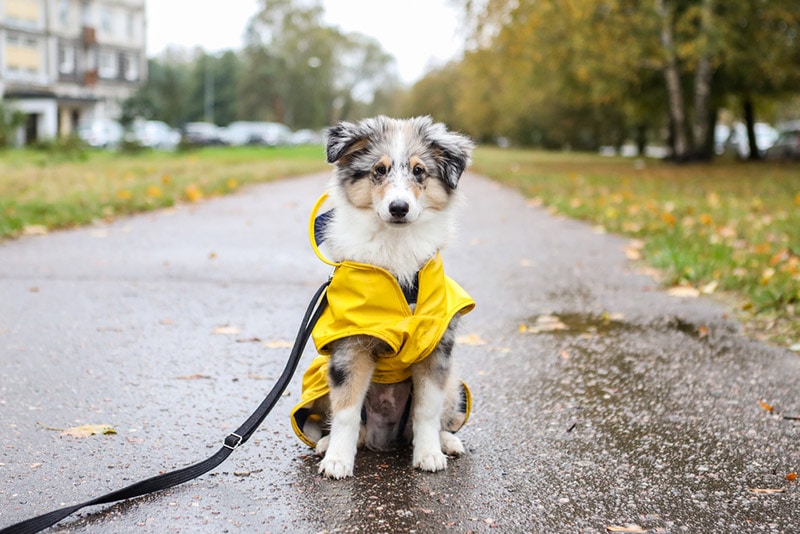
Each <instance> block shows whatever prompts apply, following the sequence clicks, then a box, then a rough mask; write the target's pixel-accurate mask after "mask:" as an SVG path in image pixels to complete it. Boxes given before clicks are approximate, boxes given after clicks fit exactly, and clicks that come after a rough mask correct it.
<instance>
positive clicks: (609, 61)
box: [459, 0, 800, 160]
mask: <svg viewBox="0 0 800 534" xmlns="http://www.w3.org/2000/svg"><path fill="white" fill-rule="evenodd" d="M461 1H462V4H463V5H464V8H465V11H466V12H467V14H468V20H469V24H470V27H471V33H472V37H471V40H470V45H471V51H470V52H468V53H467V54H466V56H465V58H464V68H463V69H462V73H463V74H462V75H463V76H465V77H466V78H465V79H464V80H463V88H462V90H461V94H460V96H459V101H460V102H462V103H464V105H463V106H462V107H461V109H462V111H463V112H464V113H466V115H467V116H466V117H465V118H464V120H465V121H466V122H467V123H469V124H471V129H472V131H470V133H473V135H475V133H480V134H481V135H484V134H486V133H487V132H486V131H485V130H486V126H485V125H488V124H490V125H491V126H490V129H492V130H494V131H495V133H496V134H497V135H508V136H511V137H512V138H515V139H516V140H517V141H518V142H523V143H530V142H533V143H538V144H545V145H547V144H558V143H567V144H570V145H571V146H575V142H576V141H578V142H579V144H580V143H581V142H582V141H581V140H582V139H584V138H585V136H586V135H591V136H593V137H595V142H597V141H600V142H607V141H608V140H609V138H611V139H612V140H613V138H614V137H615V136H617V135H618V134H620V135H622V136H625V135H630V133H631V132H632V131H633V132H638V133H635V136H636V137H637V138H638V139H639V144H643V142H642V139H643V136H642V132H644V131H646V130H648V129H651V130H652V129H655V128H657V127H658V126H659V125H660V124H661V123H662V122H663V121H662V118H661V117H662V116H666V117H669V125H670V128H669V130H670V136H669V140H670V144H671V147H672V150H673V156H674V157H675V159H676V160H686V159H695V158H709V157H710V156H711V154H712V153H713V148H712V147H713V136H712V132H713V128H712V125H713V123H714V120H715V117H716V115H717V108H718V106H719V105H720V104H721V103H722V102H723V101H724V100H725V98H726V96H728V95H730V94H735V95H737V96H738V98H739V99H740V100H741V101H742V102H743V103H744V107H745V115H753V113H752V111H753V105H752V103H753V101H754V99H755V95H760V97H761V98H763V97H764V96H766V97H767V98H781V97H782V95H786V94H787V93H788V92H796V91H797V87H798V86H800V31H798V30H800V10H799V9H797V6H796V0H769V1H755V0H732V1H730V2H719V1H716V0H604V1H603V2H596V1H594V0H561V1H555V0H484V1H481V2H476V1H474V0H461ZM656 75H658V76H659V77H660V78H661V82H660V84H656V83H655V82H656V80H657V77H656ZM659 85H660V86H659ZM489 100H491V101H493V102H494V104H491V103H489V102H488V101H489ZM492 109H494V110H495V111H494V112H491V111H489V110H492ZM752 120H753V119H752V118H751V119H750V121H749V122H752ZM648 125H650V126H649V127H648ZM481 130H484V131H481ZM598 136H599V137H598ZM602 137H604V138H605V139H601V138H602ZM751 152H752V153H754V154H757V151H756V150H752V151H751Z"/></svg>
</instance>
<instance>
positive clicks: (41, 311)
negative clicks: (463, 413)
mask: <svg viewBox="0 0 800 534" xmlns="http://www.w3.org/2000/svg"><path fill="white" fill-rule="evenodd" d="M326 180H327V178H326V177H325V176H313V177H308V178H302V179H298V180H291V181H283V182H279V183H275V184H271V185H265V186H259V187H254V188H250V189H247V190H245V191H242V192H241V193H240V194H238V195H235V196H231V197H227V198H223V199H218V200H213V201H210V202H206V203H202V204H199V205H192V206H181V207H179V208H176V209H174V210H170V211H164V212H159V213H155V214H148V215H143V216H139V217H134V218H129V219H120V220H118V221H116V222H114V223H113V224H110V225H103V224H100V225H96V226H93V227H90V228H85V229H79V230H74V231H67V232H58V233H54V234H51V235H47V236H42V237H30V238H24V239H20V240H18V241H14V242H7V243H3V244H0V295H2V298H0V358H2V360H1V361H2V379H1V380H0V425H2V427H1V429H2V432H1V433H0V526H5V525H8V524H10V523H12V522H14V521H18V520H21V519H23V518H26V517H29V516H31V515H34V514H38V513H42V512H44V511H47V510H50V509H52V508H54V507H56V506H59V505H61V504H62V503H63V504H71V503H75V502H81V501H84V500H86V499H88V498H90V497H94V496H97V495H99V494H102V493H105V492H107V491H110V490H114V489H118V488H120V487H122V486H125V485H127V484H129V483H131V482H133V481H136V480H139V479H142V478H145V477H148V476H151V475H154V474H156V473H158V472H161V471H166V470H171V469H174V468H178V467H182V466H185V465H188V464H190V463H193V462H195V461H198V460H201V459H203V458H205V457H206V456H208V455H209V454H211V453H212V452H214V451H215V450H216V449H217V448H218V447H219V445H220V444H221V441H222V439H223V437H224V436H225V435H226V434H227V433H228V432H230V431H232V430H233V429H234V428H235V427H236V426H238V425H239V424H240V422H241V421H243V420H244V418H246V417H247V415H248V414H249V413H250V411H251V410H252V409H253V408H255V406H257V404H258V403H259V402H260V400H261V397H262V395H263V394H264V393H265V392H266V391H268V390H269V388H270V387H271V385H272V383H273V380H274V379H275V378H276V376H277V375H278V373H279V372H280V369H281V366H282V363H283V360H284V358H285V357H286V356H287V354H288V349H286V348H282V345H283V344H284V342H286V341H288V340H290V339H292V338H293V336H294V333H295V330H296V328H297V322H298V321H299V318H300V316H301V314H302V312H303V310H304V308H305V305H306V302H307V300H308V299H309V298H310V296H311V294H312V293H313V291H314V289H316V287H317V286H318V285H319V283H320V282H321V281H322V280H323V279H324V278H325V277H326V276H327V274H328V269H327V267H326V266H324V265H322V264H320V263H319V261H318V260H317V259H316V258H315V257H314V255H313V254H312V252H311V250H310V248H309V246H308V244H307V242H306V237H305V227H306V217H307V213H308V211H309V209H310V207H311V204H312V203H313V201H314V199H315V198H316V196H317V195H318V194H319V193H320V192H321V190H322V189H323V187H324V184H325V182H326ZM462 183H463V187H464V189H465V191H466V193H467V194H468V196H469V199H470V201H469V203H468V205H467V206H466V208H465V210H464V217H463V224H462V229H461V236H460V240H459V242H458V243H457V244H455V245H454V246H452V247H451V248H450V249H448V250H447V251H446V253H445V254H444V256H445V262H446V265H447V266H448V270H449V272H450V274H451V275H452V276H453V277H454V278H456V279H457V280H459V282H460V283H461V284H462V285H463V286H464V287H465V288H467V289H468V290H469V291H470V292H471V293H472V295H473V296H474V297H475V299H476V300H477V302H478V308H477V309H476V310H475V311H474V312H473V313H472V314H470V315H468V316H467V317H466V319H465V321H464V323H463V330H462V334H464V336H465V338H466V341H467V342H466V343H462V344H460V345H459V347H458V348H457V353H458V358H459V360H460V362H461V364H462V367H463V371H464V373H463V374H464V377H465V379H466V381H467V382H468V383H469V384H470V386H471V389H472V392H473V395H474V398H475V406H474V412H473V417H472V419H471V420H470V422H469V424H468V425H467V426H466V427H465V428H464V429H463V430H462V431H461V433H460V436H461V438H462V440H463V441H464V443H465V445H466V447H467V449H468V454H467V455H466V456H465V457H463V458H460V459H455V460H452V461H451V462H450V466H449V468H448V471H447V472H445V473H439V474H428V473H419V472H416V471H414V470H413V469H411V468H410V465H409V464H410V452H409V451H401V452H398V453H393V454H378V453H362V454H360V455H359V457H358V459H357V462H356V476H355V478H353V479H351V480H346V481H338V482H332V481H328V480H322V479H320V478H318V477H317V476H316V474H315V473H316V464H317V460H316V459H315V458H313V457H311V456H310V455H309V451H308V450H307V449H306V448H305V446H303V445H302V444H301V443H300V442H299V441H298V440H297V439H296V438H295V437H294V435H293V434H292V432H291V429H290V426H289V423H288V412H289V409H290V408H291V406H292V404H293V402H294V401H295V400H296V398H297V397H298V394H299V380H298V379H297V378H296V379H295V380H294V382H293V384H292V385H291V386H290V388H289V390H288V396H287V398H286V399H284V400H283V402H281V403H279V405H278V407H277V408H276V410H275V412H274V413H273V415H271V416H270V417H269V418H268V419H267V421H266V422H265V424H264V425H263V427H262V428H261V429H260V430H259V431H258V432H257V433H256V434H255V435H254V437H253V438H252V439H251V440H250V441H249V442H248V443H247V444H246V445H245V446H244V447H242V448H241V449H239V450H237V451H236V452H235V453H234V454H233V455H232V457H231V458H230V459H229V460H228V462H226V463H225V464H223V465H222V466H221V467H220V468H218V469H217V470H216V471H215V472H213V473H212V474H209V475H206V476H204V477H202V478H201V479H199V480H197V481H194V482H190V483H188V484H186V485H184V486H179V487H177V488H174V489H172V490H168V491H165V492H162V493H160V494H157V495H154V496H150V497H145V498H142V499H138V500H135V501H132V502H126V503H123V504H118V505H112V506H106V507H95V508H91V509H89V510H87V511H84V512H82V513H80V514H78V515H76V516H75V517H73V518H70V519H68V520H66V521H64V522H63V523H62V524H63V525H66V526H68V527H70V529H74V530H75V531H77V532H137V533H138V532H192V533H194V532H215V533H217V532H239V531H241V532H321V531H327V532H413V531H416V532H468V531H474V532H548V533H549V532H570V533H575V532H587V533H588V532H598V533H601V532H605V531H606V528H607V527H609V526H620V527H621V526H626V525H627V526H629V528H630V529H631V530H632V531H638V530H635V528H634V527H637V526H638V527H640V529H641V531H646V532H790V531H794V532H796V531H797V529H798V528H800V527H798V525H799V524H800V515H798V512H797V510H799V509H800V490H798V484H800V483H799V482H794V483H792V482H788V481H787V480H786V479H785V476H786V474H788V473H790V472H795V471H798V470H800V440H798V434H799V433H800V422H798V421H793V420H790V419H784V418H783V416H798V415H800V358H798V356H797V355H795V354H792V353H789V352H786V351H784V350H781V349H775V348H771V347H769V346H766V345H764V344H761V343H756V342H753V341H749V340H747V339H744V338H743V337H741V335H740V334H739V333H738V331H739V330H738V327H737V326H736V324H734V323H733V322H731V321H730V320H729V319H727V318H726V315H725V312H724V310H723V309H721V308H719V307H717V306H716V305H714V304H713V303H710V302H707V301H705V300H701V299H680V298H675V297H670V296H667V295H665V294H664V293H663V292H660V291H659V290H658V289H657V288H656V286H655V284H654V283H653V281H652V280H651V279H649V278H648V277H646V276H643V275H640V274H637V269H636V266H635V265H633V264H631V263H629V262H628V261H627V260H626V259H625V256H624V253H623V248H624V246H625V241H623V240H621V239H619V238H616V237H613V236H608V235H600V234H597V233H595V232H593V231H592V229H591V228H589V227H587V226H585V225H583V224H580V223H577V222H574V221H569V220H564V219H559V218H554V217H552V216H550V215H549V214H547V213H546V212H545V211H544V210H542V209H540V208H537V207H534V206H530V205H528V204H526V202H525V201H524V199H522V198H521V197H520V196H519V195H518V194H516V193H515V192H513V191H510V190H508V189H505V188H502V187H500V186H497V185H495V184H493V183H491V182H489V181H487V180H485V179H482V178H479V177H476V176H473V175H469V176H467V177H465V178H464V180H463V182H462ZM542 316H549V317H551V319H550V321H551V322H549V323H548V322H546V319H545V322H542V321H541V320H540V321H539V322H538V323H537V320H539V319H540V318H541V317H542ZM521 325H527V326H528V331H527V332H521V328H520V326H521ZM554 325H555V326H558V327H560V325H563V326H564V327H566V328H567V329H566V330H563V329H562V330H554V331H545V332H539V333H536V332H537V330H542V329H544V330H549V329H552V328H553V327H554ZM480 342H485V344H480ZM276 347H277V348H276ZM310 358H311V354H310V352H307V354H306V356H305V360H304V364H305V363H307V362H308V361H309V360H310ZM760 399H763V400H765V401H766V402H767V403H769V404H771V405H773V406H774V407H775V413H769V412H767V411H766V410H764V409H763V408H762V407H761V406H760V405H759V400H760ZM88 424H107V425H110V426H112V427H113V428H114V429H115V430H116V431H117V433H116V434H114V435H99V436H91V437H86V438H79V437H71V436H65V435H62V433H61V432H60V431H58V430H53V429H57V428H62V429H63V428H73V427H78V426H81V425H88ZM753 489H760V490H767V489H772V490H782V492H780V493H758V492H754V491H752V490H753Z"/></svg>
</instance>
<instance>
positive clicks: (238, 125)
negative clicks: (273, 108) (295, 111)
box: [221, 121, 292, 146]
mask: <svg viewBox="0 0 800 534" xmlns="http://www.w3.org/2000/svg"><path fill="white" fill-rule="evenodd" d="M291 134H292V131H291V130H290V129H289V127H288V126H286V125H284V124H281V123H279V122H260V121H236V122H232V123H230V124H229V125H228V126H227V127H225V128H222V130H221V135H222V138H223V139H224V140H225V141H226V142H227V143H228V144H229V145H234V146H242V145H266V146H277V145H284V144H287V143H289V140H290V137H291Z"/></svg>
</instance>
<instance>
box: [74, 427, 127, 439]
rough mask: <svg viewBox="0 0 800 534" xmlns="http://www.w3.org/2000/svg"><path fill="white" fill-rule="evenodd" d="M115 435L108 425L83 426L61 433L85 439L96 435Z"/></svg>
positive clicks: (114, 431)
mask: <svg viewBox="0 0 800 534" xmlns="http://www.w3.org/2000/svg"><path fill="white" fill-rule="evenodd" d="M116 433H117V431H116V430H114V429H113V428H112V427H110V426H109V425H83V426H76V427H72V428H68V429H66V430H64V431H63V432H62V433H61V435H62V436H72V437H74V438H86V437H89V436H94V435H96V434H116Z"/></svg>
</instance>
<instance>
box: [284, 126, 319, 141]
mask: <svg viewBox="0 0 800 534" xmlns="http://www.w3.org/2000/svg"><path fill="white" fill-rule="evenodd" d="M289 142H290V143H291V144H293V145H321V144H322V134H321V133H320V132H317V131H315V130H309V129H307V128H306V129H303V130H297V131H296V132H294V133H293V134H292V135H291V136H290V137H289Z"/></svg>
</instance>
